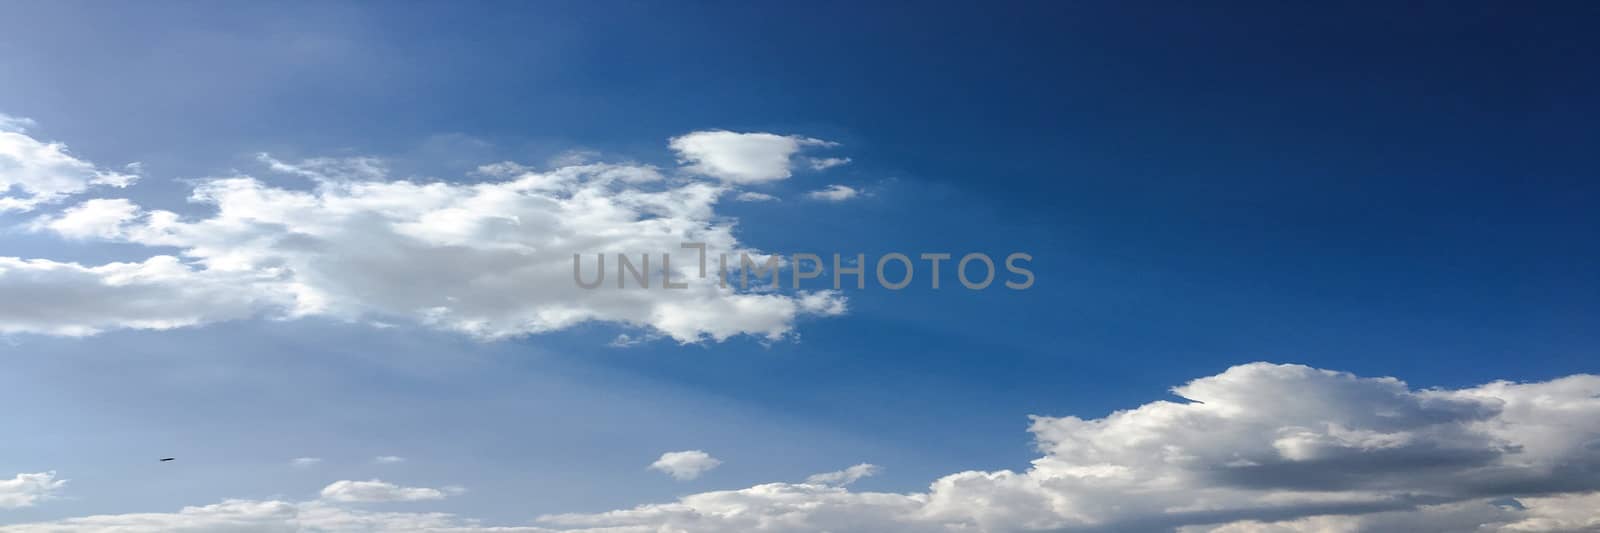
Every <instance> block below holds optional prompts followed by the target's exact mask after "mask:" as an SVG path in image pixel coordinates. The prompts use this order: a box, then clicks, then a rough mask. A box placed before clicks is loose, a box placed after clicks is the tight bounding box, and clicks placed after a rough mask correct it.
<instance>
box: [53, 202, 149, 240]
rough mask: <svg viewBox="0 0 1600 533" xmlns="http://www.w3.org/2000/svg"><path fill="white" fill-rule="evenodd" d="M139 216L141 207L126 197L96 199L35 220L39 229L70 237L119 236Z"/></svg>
mask: <svg viewBox="0 0 1600 533" xmlns="http://www.w3.org/2000/svg"><path fill="white" fill-rule="evenodd" d="M138 215H139V206H137V205H134V204H133V202H130V201H128V200H124V199H122V198H114V199H95V200H89V201H86V202H83V203H81V204H78V205H76V206H73V207H70V208H67V209H66V210H63V211H62V212H61V214H60V215H58V216H46V217H40V218H39V219H37V220H35V221H34V223H33V226H32V229H33V230H35V231H46V230H48V231H52V232H55V233H56V234H58V235H61V236H62V237H66V238H69V239H90V238H98V239H115V238H118V237H121V232H122V225H123V224H124V223H127V222H128V221H129V220H133V219H134V218H135V217H137V216H138Z"/></svg>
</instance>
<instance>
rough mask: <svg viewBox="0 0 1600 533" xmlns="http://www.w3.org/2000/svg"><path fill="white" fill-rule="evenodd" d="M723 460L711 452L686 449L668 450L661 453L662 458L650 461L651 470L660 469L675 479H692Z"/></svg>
mask: <svg viewBox="0 0 1600 533" xmlns="http://www.w3.org/2000/svg"><path fill="white" fill-rule="evenodd" d="M721 464H722V461H719V460H717V458H715V457H712V456H711V454H708V453H706V452H703V451H700V450H685V451H681V452H667V453H663V454H661V458H660V459H656V462H654V463H650V469H651V470H659V471H661V472H665V473H666V474H667V475H669V476H672V478H673V479H678V480H690V479H695V478H698V477H700V474H704V473H706V472H708V471H710V470H711V469H713V468H716V467H717V466H718V465H721Z"/></svg>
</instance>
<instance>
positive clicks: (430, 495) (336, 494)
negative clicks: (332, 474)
mask: <svg viewBox="0 0 1600 533" xmlns="http://www.w3.org/2000/svg"><path fill="white" fill-rule="evenodd" d="M444 496H445V491H442V490H439V489H430V488H427V487H402V486H399V485H396V484H393V483H385V482H383V481H379V480H376V479H374V480H371V481H350V480H344V481H335V482H333V483H332V484H330V485H328V486H327V487H323V489H322V499H323V500H327V501H330V502H344V503H350V502H415V501H423V500H440V499H444Z"/></svg>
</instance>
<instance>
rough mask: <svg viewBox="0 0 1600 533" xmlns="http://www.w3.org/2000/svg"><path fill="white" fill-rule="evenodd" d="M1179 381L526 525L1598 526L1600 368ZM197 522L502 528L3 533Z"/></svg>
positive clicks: (1253, 375) (1240, 373) (704, 528)
mask: <svg viewBox="0 0 1600 533" xmlns="http://www.w3.org/2000/svg"><path fill="white" fill-rule="evenodd" d="M1173 391H1174V392H1175V393H1176V394H1178V395H1179V396H1181V397H1184V398H1188V399H1191V400H1195V401H1194V402H1183V403H1180V402H1171V401H1156V402H1151V403H1148V404H1144V405H1142V406H1139V407H1137V408H1135V409H1130V410H1124V411H1117V412H1114V413H1111V414H1110V415H1107V416H1105V417H1102V418H1095V419H1082V418H1077V417H1059V418H1057V417H1034V419H1033V424H1032V427H1031V428H1030V431H1031V432H1032V433H1033V434H1034V437H1035V440H1036V442H1037V445H1038V448H1039V450H1040V451H1041V454H1042V456H1041V457H1039V458H1037V459H1035V460H1034V461H1033V462H1032V465H1031V467H1030V468H1028V469H1026V470H1023V471H1011V470H999V471H966V472H960V473H955V474H951V475H948V476H945V477H943V478H940V479H938V480H936V481H934V482H933V483H932V484H931V485H930V486H929V488H928V490H926V491H924V492H917V493H910V494H893V493H880V492H853V491H850V490H848V489H847V488H845V487H842V486H837V485H840V484H843V483H844V482H846V481H848V480H849V479H851V478H852V477H859V476H854V475H852V474H851V471H852V469H853V470H855V472H856V473H858V474H861V475H865V473H866V471H867V470H870V469H868V468H866V466H865V465H858V466H857V467H853V468H852V469H846V470H843V471H840V472H837V473H829V474H823V475H820V477H813V479H811V480H808V481H815V482H808V483H769V484H764V485H756V486H753V487H750V488H746V489H739V490H724V491H713V492H704V493H698V494H691V495H688V496H684V497H682V498H679V499H678V500H677V501H674V502H669V503H659V504H649V505H641V506H638V507H634V508H632V509H623V510H615V511H610V512H604V513H574V514H558V515H549V516H544V517H541V518H540V519H539V520H538V521H537V522H536V524H538V526H540V527H525V528H519V529H516V530H518V531H530V532H531V531H539V532H555V531H560V532H568V533H575V532H584V533H620V532H641V533H643V532H693V533H801V532H816V531H830V532H833V533H899V532H905V533H910V532H919V533H921V532H941V531H942V532H950V533H956V532H983V533H1000V532H1013V531H1039V530H1045V531H1173V530H1179V531H1182V532H1184V533H1200V532H1206V531H1216V532H1218V533H1266V532H1308V533H1309V532H1342V531H1350V532H1356V531H1417V532H1437V533H1445V532H1456V531H1480V532H1501V533H1511V532H1557V531H1593V530H1594V529H1595V527H1596V526H1600V515H1597V514H1596V513H1595V511H1594V509H1596V508H1600V492H1596V490H1597V489H1600V477H1597V476H1595V475H1594V472H1596V471H1600V446H1596V445H1595V443H1596V442H1600V376H1594V375H1575V376H1569V377H1565V378H1561V379H1555V380H1551V381H1545V382H1537V383H1508V382H1495V383H1490V384H1487V385H1482V386H1478V387H1470V388H1464V389H1455V390H1443V389H1425V390H1415V389H1411V388H1410V387H1408V386H1407V385H1406V384H1405V383H1404V382H1401V381H1399V380H1397V379H1393V378H1361V377H1357V376H1354V375H1351V374H1346V373H1341V372H1331V371H1326V370H1317V369H1314V368H1309V367H1304V366H1298V365H1273V364H1266V363H1253V364H1248V365H1241V366H1237V367H1233V368H1230V369H1228V370H1227V371H1225V372H1223V373H1221V374H1218V375H1215V376H1210V377H1205V378H1201V379H1197V380H1194V381H1192V382H1190V383H1188V384H1186V385H1183V386H1181V387H1177V388H1175V389H1174V390H1173ZM669 455H670V454H669ZM667 458H668V457H667V456H663V459H664V460H665V459H667ZM707 458H709V457H707ZM228 520H234V521H228ZM154 524H159V525H160V526H161V527H157V526H156V525H154ZM194 524H222V525H226V526H229V527H233V529H231V530H234V531H296V530H306V529H310V530H319V531H332V532H345V531H349V532H354V531H372V530H382V531H419V530H425V529H428V528H434V529H436V530H441V529H442V530H450V531H460V532H468V531H491V530H493V531H502V530H498V529H494V528H490V527H487V526H479V525H478V524H477V523H476V522H474V521H471V520H466V519H461V518H457V517H453V516H451V515H444V514H434V513H429V514H423V513H391V514H383V515H377V514H372V513H366V512H364V511H360V510H350V509H344V508H341V507H337V506H334V505H332V504H330V503H328V502H310V503H304V504H290V503H283V502H250V501H230V502H224V503H222V504H218V505H217V506H208V507H199V508H186V509H184V510H183V511H181V512H179V513H173V514H142V515H111V516H101V517H88V518H80V519H70V520H66V521H62V522H56V523H44V524H23V525H17V526H10V527H0V532H8V533H12V532H14V533H32V532H38V531H61V530H73V531H83V530H88V531H96V530H100V531H110V530H116V531H168V530H180V531H181V530H186V528H187V530H189V531H200V530H206V529H205V528H204V527H202V526H199V525H194ZM119 527H126V528H127V529H116V528H119ZM292 527H298V528H301V529H292ZM141 528H143V529H141ZM221 528H222V526H216V527H213V528H212V529H213V530H214V529H221ZM274 528H277V529H274Z"/></svg>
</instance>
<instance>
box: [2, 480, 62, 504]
mask: <svg viewBox="0 0 1600 533" xmlns="http://www.w3.org/2000/svg"><path fill="white" fill-rule="evenodd" d="M66 484H67V480H65V479H56V473H55V472H39V473H34V474H17V475H16V477H13V478H11V479H0V509H17V508H21V507H32V506H33V505H34V504H37V503H39V502H40V501H41V500H47V499H50V498H53V497H55V496H56V494H58V493H59V492H61V489H62V488H63V487H65V486H66Z"/></svg>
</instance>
